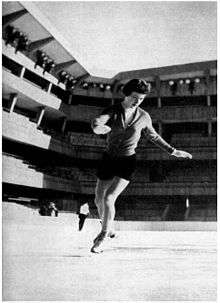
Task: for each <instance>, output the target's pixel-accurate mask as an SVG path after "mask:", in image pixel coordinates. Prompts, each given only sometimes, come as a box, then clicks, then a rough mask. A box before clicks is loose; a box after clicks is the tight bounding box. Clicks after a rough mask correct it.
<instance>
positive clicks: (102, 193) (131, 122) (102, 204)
mask: <svg viewBox="0 0 220 303" xmlns="http://www.w3.org/2000/svg"><path fill="white" fill-rule="evenodd" d="M149 92H150V84H149V83H147V82H146V81H144V80H141V79H133V80H130V81H129V82H128V83H126V84H125V86H124V88H123V94H124V95H125V98H124V100H123V101H122V102H121V103H120V104H115V105H112V106H110V107H109V108H107V109H105V110H104V111H103V112H102V114H101V115H100V116H98V117H97V118H95V119H94V120H93V121H92V129H93V132H94V133H95V134H99V135H100V134H107V133H108V139H107V149H106V152H105V153H104V155H103V159H102V163H101V165H100V168H99V170H98V173H97V177H98V180H97V184H96V191H95V204H96V206H97V209H98V213H99V216H100V219H101V220H102V230H101V232H100V234H99V235H98V236H97V237H96V238H95V240H94V245H93V246H92V248H91V251H92V252H94V253H99V252H102V250H103V246H104V243H105V241H106V239H107V237H108V236H109V235H110V234H112V229H113V226H112V225H113V220H114V217H115V201H116V199H117V198H118V196H119V195H120V194H121V193H122V192H123V190H124V189H125V188H126V187H127V185H128V184H129V182H130V180H131V176H132V174H133V172H134V170H135V163H136V155H135V149H136V147H137V144H138V141H139V140H140V137H141V133H142V132H143V133H144V134H145V135H146V136H147V138H148V139H149V140H150V141H152V142H153V143H154V144H156V145H158V146H159V147H160V148H161V149H163V150H165V151H166V152H168V153H169V154H171V155H173V156H175V157H181V158H189V159H191V158H192V155H191V154H189V153H187V152H185V151H181V150H176V149H175V148H174V147H172V146H171V145H169V144H168V143H167V142H166V141H165V140H163V139H162V138H161V137H160V135H159V134H158V133H157V132H156V131H155V129H154V128H153V126H152V120H151V118H150V116H149V114H148V113H147V112H146V111H144V110H143V109H141V108H140V107H139V106H140V104H141V103H142V102H143V100H144V99H145V97H146V95H147V94H148V93H149Z"/></svg>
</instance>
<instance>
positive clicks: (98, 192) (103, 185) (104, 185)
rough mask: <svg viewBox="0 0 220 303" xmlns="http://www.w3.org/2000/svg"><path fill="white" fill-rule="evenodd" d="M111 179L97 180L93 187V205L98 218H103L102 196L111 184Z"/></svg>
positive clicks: (103, 196)
mask: <svg viewBox="0 0 220 303" xmlns="http://www.w3.org/2000/svg"><path fill="white" fill-rule="evenodd" d="M112 182H113V179H110V180H100V179H98V180H97V183H96V189H95V205H96V207H97V209H98V214H99V218H100V220H103V216H104V198H105V193H106V190H107V189H108V188H109V187H110V185H111V184H112Z"/></svg>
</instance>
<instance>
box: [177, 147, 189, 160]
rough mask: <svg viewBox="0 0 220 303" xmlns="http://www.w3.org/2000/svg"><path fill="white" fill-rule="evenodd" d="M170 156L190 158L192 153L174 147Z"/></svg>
mask: <svg viewBox="0 0 220 303" xmlns="http://www.w3.org/2000/svg"><path fill="white" fill-rule="evenodd" d="M172 156H174V157H177V158H185V159H192V155H191V154H190V153H187V152H185V151H183V150H177V149H175V150H174V151H173V153H172Z"/></svg>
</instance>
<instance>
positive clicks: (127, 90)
mask: <svg viewBox="0 0 220 303" xmlns="http://www.w3.org/2000/svg"><path fill="white" fill-rule="evenodd" d="M150 90H151V84H150V83H149V82H146V81H145V80H143V79H132V80H130V81H128V82H127V83H126V84H125V85H124V87H123V89H122V92H123V94H124V95H125V96H126V97H127V96H130V94H131V93H132V92H136V93H139V94H148V93H149V92H150Z"/></svg>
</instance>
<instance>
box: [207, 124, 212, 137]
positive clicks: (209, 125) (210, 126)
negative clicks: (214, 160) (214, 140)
mask: <svg viewBox="0 0 220 303" xmlns="http://www.w3.org/2000/svg"><path fill="white" fill-rule="evenodd" d="M208 136H209V137H211V136H212V122H211V121H209V122H208Z"/></svg>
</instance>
